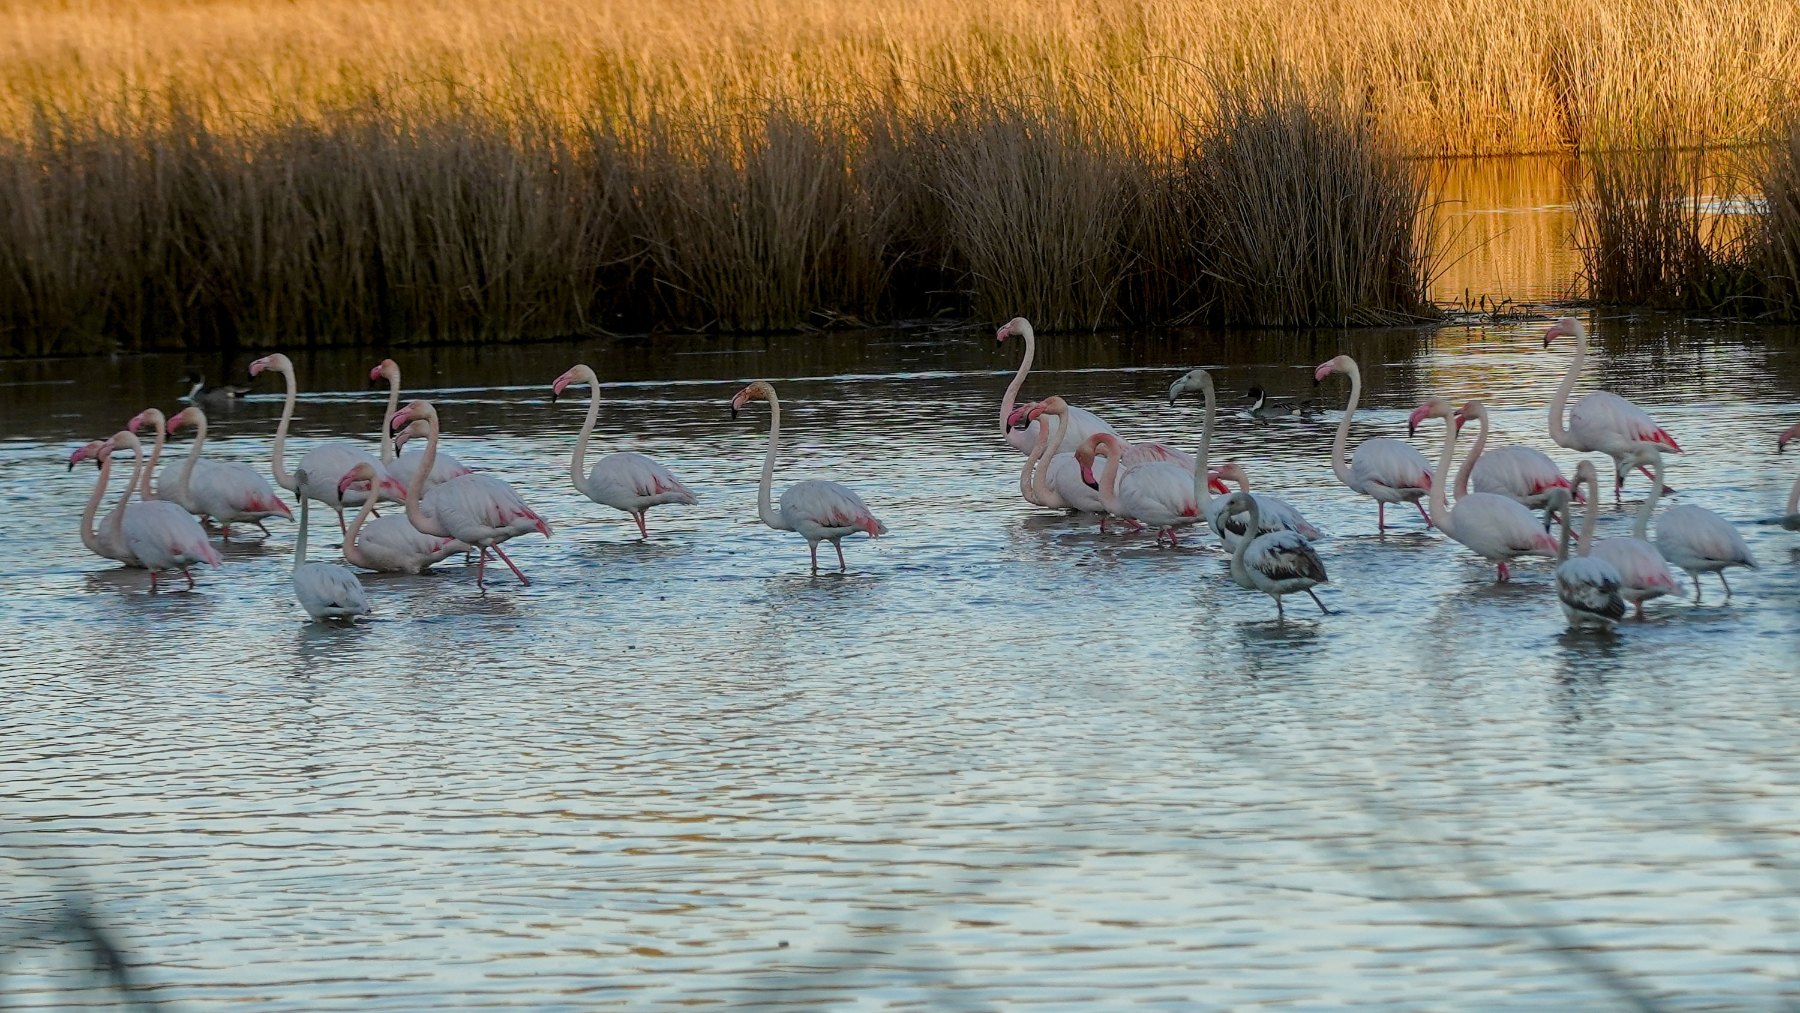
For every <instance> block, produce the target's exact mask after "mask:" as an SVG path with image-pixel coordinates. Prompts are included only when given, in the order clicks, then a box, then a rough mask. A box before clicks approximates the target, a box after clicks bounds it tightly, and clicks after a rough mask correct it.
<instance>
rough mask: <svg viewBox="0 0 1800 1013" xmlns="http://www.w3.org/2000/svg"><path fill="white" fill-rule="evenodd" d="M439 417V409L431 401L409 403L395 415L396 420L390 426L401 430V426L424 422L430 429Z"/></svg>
mask: <svg viewBox="0 0 1800 1013" xmlns="http://www.w3.org/2000/svg"><path fill="white" fill-rule="evenodd" d="M437 417H438V416H437V409H436V408H433V407H432V406H431V402H430V401H408V402H407V403H406V407H404V408H402V409H400V410H399V411H397V412H395V413H394V418H393V420H392V421H391V422H390V423H389V424H390V425H392V426H393V427H394V428H395V429H399V428H400V427H401V426H410V425H412V424H413V423H414V422H417V421H424V422H425V423H426V425H427V426H428V427H429V425H430V424H431V423H433V422H436V421H437Z"/></svg>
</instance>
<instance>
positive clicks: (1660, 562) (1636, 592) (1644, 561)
mask: <svg viewBox="0 0 1800 1013" xmlns="http://www.w3.org/2000/svg"><path fill="white" fill-rule="evenodd" d="M1588 555H1589V556H1591V557H1593V558H1595V559H1603V560H1605V561H1606V562H1608V563H1611V564H1612V565H1613V569H1615V570H1617V571H1619V579H1620V580H1621V581H1623V582H1624V583H1623V587H1624V589H1625V592H1626V596H1627V597H1628V598H1633V599H1636V598H1646V597H1655V596H1656V595H1659V594H1674V593H1675V592H1677V591H1679V590H1680V589H1681V588H1680V585H1678V584H1676V583H1675V575H1674V574H1673V573H1671V572H1669V563H1668V561H1667V560H1665V559H1663V554H1662V553H1661V552H1658V551H1657V549H1656V546H1654V545H1651V544H1650V543H1649V542H1646V541H1644V540H1643V539H1641V538H1605V539H1602V540H1600V541H1598V542H1595V543H1594V546H1593V548H1591V549H1589V550H1588Z"/></svg>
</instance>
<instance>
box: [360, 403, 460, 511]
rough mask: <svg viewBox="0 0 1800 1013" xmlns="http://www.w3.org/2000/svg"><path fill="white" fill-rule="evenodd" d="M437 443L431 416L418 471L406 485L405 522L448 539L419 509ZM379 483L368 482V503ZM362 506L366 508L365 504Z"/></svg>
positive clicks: (377, 494) (433, 417) (376, 480)
mask: <svg viewBox="0 0 1800 1013" xmlns="http://www.w3.org/2000/svg"><path fill="white" fill-rule="evenodd" d="M389 424H390V425H391V424H392V422H391V421H390V422H389ZM437 443H438V420H437V416H436V415H431V416H428V417H427V418H426V421H425V452H424V453H423V454H420V455H419V471H418V473H417V474H416V475H414V476H413V480H412V481H411V482H408V483H407V484H406V520H407V522H408V523H410V524H411V525H412V526H413V527H415V528H418V529H419V530H420V531H422V532H424V533H425V534H428V535H437V536H438V537H440V538H444V537H448V536H449V534H450V532H449V531H448V530H447V529H445V528H444V526H443V525H441V524H439V523H438V522H437V521H436V520H435V519H433V518H430V517H427V516H425V511H424V510H421V509H420V508H419V497H420V496H421V495H423V494H424V489H425V477H426V476H427V475H430V474H431V466H432V465H434V464H436V463H437ZM380 481H381V478H380V476H379V475H378V476H376V477H375V478H373V479H371V480H370V482H369V502H371V503H373V502H374V501H375V500H376V498H377V497H378V496H379V495H380V493H381V489H380V487H379V486H380ZM364 505H365V507H366V506H367V504H364Z"/></svg>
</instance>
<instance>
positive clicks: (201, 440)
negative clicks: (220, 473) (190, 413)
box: [181, 415, 206, 498]
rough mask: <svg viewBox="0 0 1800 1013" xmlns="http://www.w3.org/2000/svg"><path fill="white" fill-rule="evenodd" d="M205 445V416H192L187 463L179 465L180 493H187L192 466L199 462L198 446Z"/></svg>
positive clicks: (191, 475) (191, 479)
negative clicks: (191, 437)
mask: <svg viewBox="0 0 1800 1013" xmlns="http://www.w3.org/2000/svg"><path fill="white" fill-rule="evenodd" d="M204 446H206V416H205V415H197V416H195V418H194V445H193V446H191V447H189V448H188V455H187V463H186V464H183V465H182V466H181V495H182V496H183V497H184V498H185V497H186V496H188V495H189V493H188V486H189V484H190V483H192V482H193V480H194V466H195V465H196V464H199V463H200V448H201V447H204Z"/></svg>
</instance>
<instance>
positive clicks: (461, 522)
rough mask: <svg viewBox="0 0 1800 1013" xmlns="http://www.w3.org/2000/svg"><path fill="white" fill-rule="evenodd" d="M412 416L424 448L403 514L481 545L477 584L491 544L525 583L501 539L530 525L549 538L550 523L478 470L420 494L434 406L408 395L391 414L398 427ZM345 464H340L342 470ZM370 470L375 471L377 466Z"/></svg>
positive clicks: (427, 529)
mask: <svg viewBox="0 0 1800 1013" xmlns="http://www.w3.org/2000/svg"><path fill="white" fill-rule="evenodd" d="M416 419H424V420H425V421H426V422H427V423H428V429H427V432H426V434H425V453H424V455H423V456H422V457H421V458H420V459H419V470H418V472H416V473H415V475H414V477H413V481H412V483H411V484H410V485H408V486H407V489H406V519H407V520H408V521H411V522H412V526H413V527H415V528H417V529H418V530H419V531H421V532H423V533H424V534H427V535H438V536H440V537H441V536H448V537H450V538H454V539H456V540H457V541H459V542H462V543H464V544H466V545H473V546H475V547H476V548H478V549H480V550H481V558H480V560H479V561H477V563H476V565H475V586H476V587H486V586H487V582H486V577H487V558H488V550H489V549H493V550H494V552H495V553H497V554H498V555H499V556H500V559H501V560H502V561H503V562H505V563H506V565H507V566H508V567H510V568H511V569H512V572H513V574H514V575H516V576H517V577H518V578H519V583H521V584H526V585H529V584H530V583H531V581H530V580H528V579H526V577H525V572H524V571H523V570H520V569H519V568H518V567H517V566H516V565H514V563H513V561H512V559H511V557H509V556H507V554H506V550H504V549H502V548H501V547H500V543H501V542H504V541H506V540H507V539H509V538H514V537H516V536H518V535H524V534H529V533H531V532H533V531H539V532H542V533H543V535H544V537H545V538H549V537H550V525H548V524H545V523H544V519H543V518H542V517H539V516H538V515H537V513H536V512H535V511H533V510H532V509H531V508H530V507H528V506H526V505H525V501H524V500H523V499H520V498H519V494H518V493H517V492H514V491H513V487H512V486H510V485H507V484H506V483H505V482H502V481H500V480H499V479H497V478H495V477H494V476H492V475H484V474H481V473H479V472H477V473H476V474H473V475H463V476H460V477H458V478H453V479H451V480H450V481H448V482H445V483H444V484H442V485H438V486H433V487H432V489H431V491H430V492H429V493H428V494H425V493H424V489H423V487H424V485H425V476H426V475H428V474H430V473H431V466H432V464H433V463H434V462H435V459H436V457H437V445H438V414H437V409H436V408H434V407H432V404H431V402H430V401H412V402H409V403H408V404H407V406H406V407H405V408H402V409H400V411H399V412H397V413H396V414H395V415H394V418H393V423H392V424H393V427H394V428H395V429H398V428H400V427H401V426H405V425H410V424H411V423H412V422H413V421H414V420H416ZM366 463H367V464H368V465H369V466H370V468H371V470H373V469H374V466H375V463H374V462H373V461H369V462H366ZM352 467H354V465H353V466H352ZM350 470H351V469H350V468H346V469H344V471H345V473H346V474H348V473H349V471H350ZM374 473H375V474H377V475H379V474H380V472H379V471H376V472H374ZM346 489H347V486H346ZM333 491H334V492H335V491H336V489H335V488H334V490H333ZM421 494H424V495H426V496H427V502H428V503H429V504H430V509H424V508H423V507H421V505H420V502H419V499H420V496H421Z"/></svg>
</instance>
